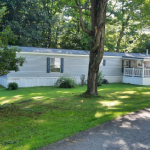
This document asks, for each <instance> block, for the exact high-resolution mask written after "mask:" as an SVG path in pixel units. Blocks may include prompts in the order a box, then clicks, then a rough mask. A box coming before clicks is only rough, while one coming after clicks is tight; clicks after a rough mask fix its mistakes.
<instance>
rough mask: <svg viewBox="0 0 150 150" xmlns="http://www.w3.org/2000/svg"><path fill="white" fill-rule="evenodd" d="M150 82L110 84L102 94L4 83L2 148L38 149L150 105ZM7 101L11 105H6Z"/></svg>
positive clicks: (0, 125) (0, 115)
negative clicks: (11, 88)
mask: <svg viewBox="0 0 150 150" xmlns="http://www.w3.org/2000/svg"><path fill="white" fill-rule="evenodd" d="M149 89H150V86H146V87H145V86H135V85H129V84H107V85H102V86H100V87H98V92H99V96H85V95H84V94H82V93H83V92H85V91H86V86H83V87H82V86H77V87H76V88H74V89H60V88H57V87H34V88H19V89H18V90H16V91H8V90H6V89H5V88H2V87H0V104H1V105H0V131H1V134H0V150H12V149H17V150H32V149H33V150H34V149H38V148H39V147H42V146H45V145H48V144H50V143H53V142H56V141H58V140H61V139H63V138H65V137H68V136H71V135H73V134H75V133H77V132H80V131H83V130H86V129H88V128H91V127H93V126H96V125H99V124H102V123H104V122H106V121H108V120H111V119H113V118H116V117H118V116H120V115H125V114H127V113H129V112H133V111H136V110H138V109H142V108H144V107H149V106H150V98H149V96H150V95H149V94H150V92H149ZM4 103H7V105H4V106H3V105H2V104H4Z"/></svg>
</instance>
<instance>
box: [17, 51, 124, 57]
mask: <svg viewBox="0 0 150 150" xmlns="http://www.w3.org/2000/svg"><path fill="white" fill-rule="evenodd" d="M19 53H20V54H24V55H26V54H30V55H55V56H71V57H76V56H78V57H89V55H80V54H62V53H61V54H59V53H38V52H18V54H19ZM103 57H107V58H122V56H106V55H103Z"/></svg>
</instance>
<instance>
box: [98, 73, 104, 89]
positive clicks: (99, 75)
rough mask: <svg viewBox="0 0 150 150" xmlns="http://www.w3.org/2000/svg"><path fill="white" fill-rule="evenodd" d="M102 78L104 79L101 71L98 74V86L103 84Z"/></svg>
mask: <svg viewBox="0 0 150 150" xmlns="http://www.w3.org/2000/svg"><path fill="white" fill-rule="evenodd" d="M102 79H103V76H102V71H100V72H99V73H98V76H97V85H98V86H100V85H101V84H102Z"/></svg>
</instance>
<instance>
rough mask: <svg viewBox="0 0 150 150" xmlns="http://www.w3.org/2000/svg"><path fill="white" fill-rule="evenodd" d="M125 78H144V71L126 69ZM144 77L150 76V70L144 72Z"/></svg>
mask: <svg viewBox="0 0 150 150" xmlns="http://www.w3.org/2000/svg"><path fill="white" fill-rule="evenodd" d="M124 76H132V77H142V76H143V69H141V68H124ZM144 76H150V69H145V70H144Z"/></svg>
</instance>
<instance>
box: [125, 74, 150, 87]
mask: <svg viewBox="0 0 150 150" xmlns="http://www.w3.org/2000/svg"><path fill="white" fill-rule="evenodd" d="M123 83H130V84H136V85H150V78H146V77H145V78H142V77H128V76H123Z"/></svg>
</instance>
